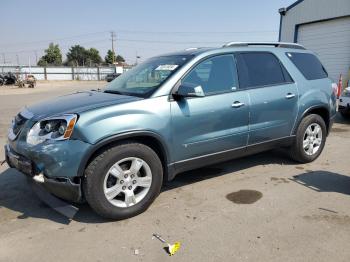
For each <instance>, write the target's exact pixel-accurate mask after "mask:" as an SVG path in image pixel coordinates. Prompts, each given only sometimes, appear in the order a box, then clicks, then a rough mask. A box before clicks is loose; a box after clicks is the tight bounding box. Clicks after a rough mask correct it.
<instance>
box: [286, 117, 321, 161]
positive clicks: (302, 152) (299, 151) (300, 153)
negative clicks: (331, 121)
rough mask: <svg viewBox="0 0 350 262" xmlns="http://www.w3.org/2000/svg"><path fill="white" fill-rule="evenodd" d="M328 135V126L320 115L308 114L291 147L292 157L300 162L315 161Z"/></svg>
mask: <svg viewBox="0 0 350 262" xmlns="http://www.w3.org/2000/svg"><path fill="white" fill-rule="evenodd" d="M326 137H327V128H326V124H325V122H324V120H323V118H322V117H321V116H319V115H315V114H311V115H307V116H306V117H304V118H303V120H302V121H301V123H300V125H299V127H298V130H297V133H296V137H295V141H294V143H293V145H292V147H291V152H290V155H291V157H292V158H293V159H294V160H295V161H298V162H300V163H309V162H312V161H314V160H315V159H316V158H318V157H319V155H320V154H321V152H322V150H323V148H324V145H325V142H326Z"/></svg>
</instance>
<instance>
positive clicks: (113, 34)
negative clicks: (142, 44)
mask: <svg viewBox="0 0 350 262" xmlns="http://www.w3.org/2000/svg"><path fill="white" fill-rule="evenodd" d="M116 38H117V35H116V34H115V32H114V31H111V40H112V52H113V56H112V62H113V64H114V62H115V52H114V42H115V41H116Z"/></svg>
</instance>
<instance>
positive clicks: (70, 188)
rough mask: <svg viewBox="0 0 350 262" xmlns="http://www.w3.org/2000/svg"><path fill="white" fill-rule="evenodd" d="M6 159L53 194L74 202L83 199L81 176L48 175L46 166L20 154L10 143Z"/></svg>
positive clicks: (10, 164) (7, 147)
mask: <svg viewBox="0 0 350 262" xmlns="http://www.w3.org/2000/svg"><path fill="white" fill-rule="evenodd" d="M5 159H6V162H7V164H8V165H9V166H10V167H11V168H15V169H17V170H18V171H19V172H21V173H22V174H24V175H26V176H27V177H28V178H29V179H30V180H32V181H33V182H35V183H37V184H40V186H42V187H43V188H44V189H45V190H47V191H48V192H50V193H52V194H53V195H55V196H57V197H59V198H62V199H65V200H68V201H72V202H81V201H82V200H83V196H82V190H81V183H80V182H81V180H80V179H79V178H77V177H75V178H74V179H73V178H70V177H64V176H60V177H48V176H46V175H45V173H44V171H43V170H45V168H43V169H41V168H40V167H38V166H37V164H36V163H35V162H34V161H32V160H31V159H29V158H27V157H25V156H23V155H20V154H18V153H17V152H15V151H14V150H13V149H11V147H10V146H9V145H6V146H5ZM61 172H62V173H64V170H61ZM73 180H74V182H73Z"/></svg>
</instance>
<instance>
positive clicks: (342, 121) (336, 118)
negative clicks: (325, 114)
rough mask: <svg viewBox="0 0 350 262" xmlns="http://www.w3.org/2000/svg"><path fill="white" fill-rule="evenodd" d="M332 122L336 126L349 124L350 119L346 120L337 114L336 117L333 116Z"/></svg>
mask: <svg viewBox="0 0 350 262" xmlns="http://www.w3.org/2000/svg"><path fill="white" fill-rule="evenodd" d="M334 122H335V123H337V124H345V125H346V124H347V125H348V124H350V119H346V118H344V117H342V116H341V114H340V113H337V115H336V116H335V119H334Z"/></svg>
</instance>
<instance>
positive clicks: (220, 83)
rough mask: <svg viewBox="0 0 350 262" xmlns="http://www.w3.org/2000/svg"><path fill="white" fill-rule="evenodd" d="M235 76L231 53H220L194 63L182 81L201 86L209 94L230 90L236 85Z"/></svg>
mask: <svg viewBox="0 0 350 262" xmlns="http://www.w3.org/2000/svg"><path fill="white" fill-rule="evenodd" d="M236 76H237V74H236V65H235V62H234V59H233V55H221V56H215V57H212V58H208V59H207V60H204V61H203V62H201V63H199V64H198V65H196V66H195V67H194V68H193V69H192V70H191V71H190V73H189V74H188V75H187V76H185V78H184V79H183V80H182V82H183V83H187V84H191V85H198V86H201V87H202V88H203V91H204V93H205V94H206V95H211V94H218V93H225V92H232V89H233V88H235V87H237V80H236Z"/></svg>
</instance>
